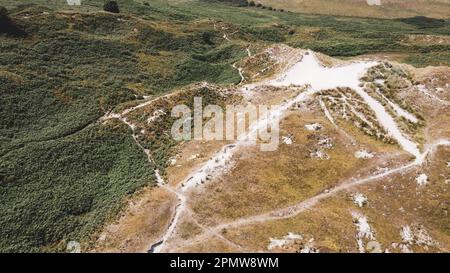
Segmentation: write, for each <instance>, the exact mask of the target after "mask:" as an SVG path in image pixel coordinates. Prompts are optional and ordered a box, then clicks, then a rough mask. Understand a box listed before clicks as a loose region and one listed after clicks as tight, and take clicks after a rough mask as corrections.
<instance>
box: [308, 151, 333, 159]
mask: <svg viewBox="0 0 450 273" xmlns="http://www.w3.org/2000/svg"><path fill="white" fill-rule="evenodd" d="M309 156H311V157H312V158H320V159H325V160H326V159H330V156H329V155H327V154H326V153H325V152H324V151H322V150H317V151H315V152H311V153H310V154H309Z"/></svg>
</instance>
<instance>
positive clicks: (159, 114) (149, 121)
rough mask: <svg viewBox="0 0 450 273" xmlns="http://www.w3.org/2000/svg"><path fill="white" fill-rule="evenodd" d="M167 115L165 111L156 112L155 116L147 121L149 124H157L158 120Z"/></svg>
mask: <svg viewBox="0 0 450 273" xmlns="http://www.w3.org/2000/svg"><path fill="white" fill-rule="evenodd" d="M165 114H166V112H164V110H161V109H159V110H156V111H155V112H153V115H152V116H151V117H149V118H148V119H147V123H149V124H150V123H152V122H155V121H156V120H158V119H159V118H160V117H162V116H164V115H165Z"/></svg>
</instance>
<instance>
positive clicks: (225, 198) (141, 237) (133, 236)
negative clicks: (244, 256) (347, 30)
mask: <svg viewBox="0 0 450 273" xmlns="http://www.w3.org/2000/svg"><path fill="white" fill-rule="evenodd" d="M248 55H249V56H248V57H247V58H245V59H244V60H242V61H240V62H238V63H237V64H235V67H236V68H237V69H240V72H241V74H242V77H243V82H242V83H241V85H240V86H238V87H230V88H229V89H227V90H221V89H222V88H219V87H214V86H208V84H206V83H202V84H200V85H198V86H194V87H192V88H193V89H196V88H200V87H202V86H203V87H205V86H208V88H210V89H211V90H213V91H214V92H218V93H220V94H227V95H226V96H228V97H227V98H228V99H226V100H227V101H229V102H232V103H233V102H234V103H238V102H239V103H242V102H244V103H245V102H250V103H254V104H276V105H280V107H279V108H277V109H276V111H275V112H274V114H276V115H280V117H282V119H281V124H280V129H281V131H280V145H279V148H278V149H277V150H276V151H272V152H262V151H261V150H260V149H259V148H260V146H259V145H254V146H249V145H246V144H245V143H242V142H239V141H237V142H236V141H228V142H226V141H188V142H183V143H181V144H180V145H178V146H177V149H176V152H175V153H174V156H173V157H172V158H171V160H170V162H169V164H168V167H167V168H166V169H165V172H163V170H160V172H161V173H162V174H163V175H162V176H161V177H160V180H159V187H157V188H151V189H144V190H143V191H142V193H141V194H139V195H137V196H136V198H134V199H133V200H132V201H130V206H129V208H128V209H127V210H126V211H124V213H123V215H122V216H121V217H119V219H118V220H117V221H116V222H115V223H112V224H110V225H108V226H106V227H105V230H104V231H103V232H102V233H101V234H100V236H99V239H98V240H97V243H96V244H95V246H94V248H93V251H114V252H146V251H149V250H150V251H151V252H200V251H201V252H227V251H244V252H245V251H252V252H253V251H254V252H260V251H263V252H264V251H275V252H330V251H331V252H370V251H376V252H381V251H383V252H384V251H388V252H411V251H414V252H427V251H432V252H439V251H448V249H449V246H450V233H449V225H450V217H449V216H448V209H449V207H450V203H449V202H448V200H450V156H449V155H450V154H449V151H450V149H449V148H448V145H449V139H450V124H449V123H450V113H449V107H448V104H449V99H450V93H449V87H450V86H449V82H450V81H449V78H448V77H449V76H450V73H449V68H448V67H439V68H425V69H415V68H413V67H410V66H406V65H402V64H398V63H394V62H386V61H383V60H380V59H371V60H358V62H351V61H348V62H344V61H340V60H334V59H332V58H330V57H327V56H324V55H321V54H315V53H313V52H309V51H304V50H296V49H292V48H289V47H286V46H283V45H277V46H274V47H273V48H269V49H267V50H265V51H263V52H260V53H258V54H248ZM175 94H176V93H175ZM230 94H232V95H230ZM224 96H225V95H224ZM229 98H231V99H229ZM183 99H184V98H183V95H181V96H177V95H174V96H173V97H170V96H169V99H167V101H169V102H164V103H155V102H151V101H149V102H146V103H144V104H143V105H142V106H139V107H134V108H133V109H131V110H128V111H127V110H125V112H123V113H122V115H117V114H116V115H114V114H112V115H110V116H109V117H107V118H106V120H105V122H107V121H108V119H120V120H122V121H123V122H125V123H127V124H128V125H129V126H130V127H131V128H132V129H133V132H134V134H135V138H136V139H137V144H139V139H141V138H145V137H147V135H148V134H151V133H149V132H151V130H152V128H153V127H151V125H149V124H152V123H154V122H156V121H157V120H158V115H164V114H161V113H163V112H164V113H166V112H167V110H168V109H167V108H168V107H169V106H170V105H171V103H176V102H179V101H180V100H183ZM156 101H158V100H156ZM142 120H145V121H146V122H142ZM253 126H258V124H256V125H253ZM158 128H159V127H158ZM251 128H252V125H250V129H251ZM257 144H260V143H257ZM142 149H143V152H146V153H147V155H148V157H149V164H155V162H154V160H153V159H152V157H153V155H152V154H151V153H150V151H149V150H147V149H146V148H145V147H142Z"/></svg>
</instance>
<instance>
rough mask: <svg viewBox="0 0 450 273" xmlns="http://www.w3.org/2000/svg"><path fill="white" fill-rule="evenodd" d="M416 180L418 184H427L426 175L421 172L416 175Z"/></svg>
mask: <svg viewBox="0 0 450 273" xmlns="http://www.w3.org/2000/svg"><path fill="white" fill-rule="evenodd" d="M416 182H417V185H419V186H425V185H426V184H428V176H427V175H426V174H424V173H422V174H420V175H419V176H417V177H416Z"/></svg>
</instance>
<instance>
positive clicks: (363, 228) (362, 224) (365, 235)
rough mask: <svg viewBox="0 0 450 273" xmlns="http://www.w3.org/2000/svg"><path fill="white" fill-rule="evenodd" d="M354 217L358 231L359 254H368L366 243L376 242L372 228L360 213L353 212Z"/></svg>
mask: <svg viewBox="0 0 450 273" xmlns="http://www.w3.org/2000/svg"><path fill="white" fill-rule="evenodd" d="M352 217H353V219H354V222H355V225H356V227H357V229H358V233H357V234H356V242H357V244H358V248H359V252H361V253H364V252H366V249H365V247H364V241H376V240H375V236H374V235H373V231H372V228H371V227H370V225H369V223H368V221H367V217H366V216H364V215H362V214H360V213H358V212H352Z"/></svg>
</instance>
